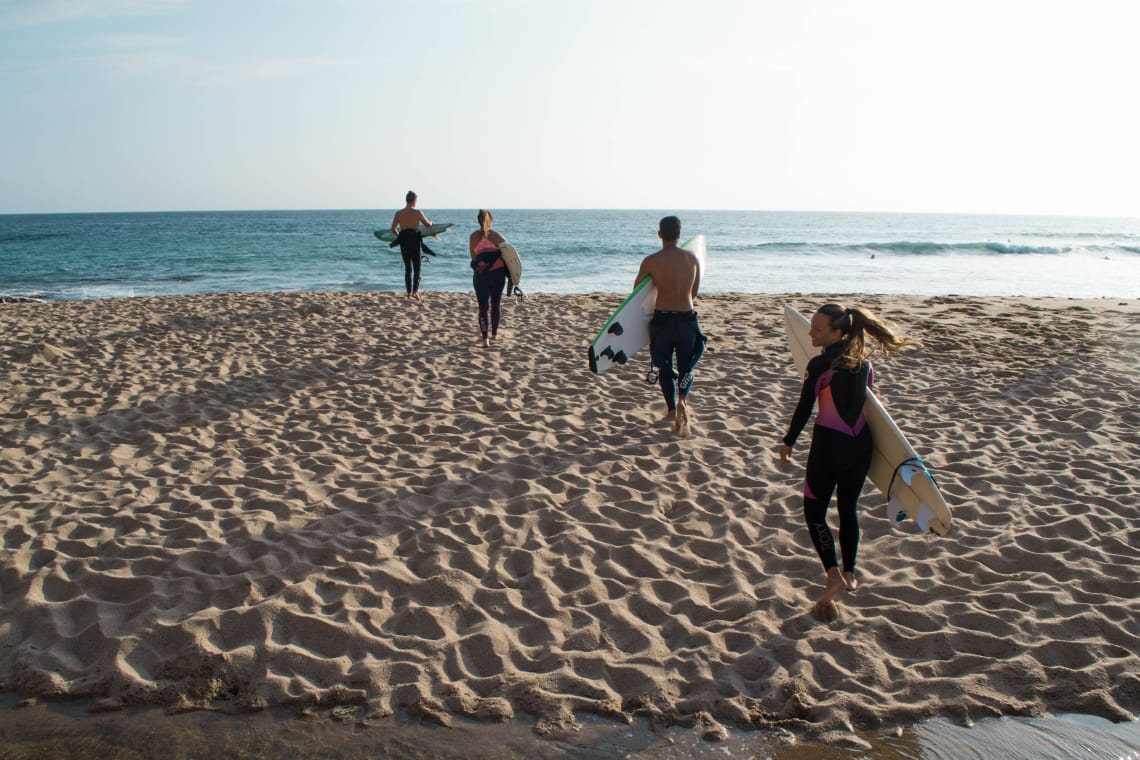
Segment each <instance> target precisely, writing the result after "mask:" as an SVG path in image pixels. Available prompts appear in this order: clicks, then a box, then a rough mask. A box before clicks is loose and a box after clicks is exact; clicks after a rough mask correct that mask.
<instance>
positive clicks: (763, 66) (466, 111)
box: [0, 0, 1140, 216]
mask: <svg viewBox="0 0 1140 760" xmlns="http://www.w3.org/2000/svg"><path fill="white" fill-rule="evenodd" d="M1137 30H1140V3H1138V2H1135V1H1134V0H1115V1H1109V0H1081V2H1075V1H1072V2H1070V1H1064V2H1062V1H1061V0H1057V1H1056V2H1054V0H955V1H954V2H949V1H936V0H929V1H928V0H739V1H732V0H700V2H695V1H694V0H400V1H398V2H395V1H393V2H389V1H388V0H0V114H2V116H0V212H26V211H28V212H36V211H131V210H190V209H279V208H288V209H297V208H385V209H386V208H394V207H397V206H399V205H401V203H402V199H403V195H404V192H405V191H406V190H408V189H415V190H416V191H417V192H418V193H419V194H420V199H421V204H420V205H421V206H422V207H423V208H425V209H431V208H472V207H487V208H652V209H808V210H856V211H935V212H938V211H945V212H994V213H1035V214H1077V215H1084V214H1091V215H1123V216H1140V189H1138V182H1137V180H1138V178H1140V138H1138V137H1137V135H1138V134H1140V98H1137V96H1136V93H1137V87H1138V82H1140V76H1138V75H1140V58H1138V57H1137V53H1136V34H1137Z"/></svg>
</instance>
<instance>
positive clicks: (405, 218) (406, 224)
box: [392, 206, 431, 234]
mask: <svg viewBox="0 0 1140 760" xmlns="http://www.w3.org/2000/svg"><path fill="white" fill-rule="evenodd" d="M421 224H423V225H425V226H428V227H430V226H431V220H430V219H428V218H427V217H426V216H424V212H422V211H420V210H419V209H417V208H414V207H412V206H407V207H406V208H404V209H403V210H401V211H397V212H396V216H394V217H393V218H392V232H393V234H394V233H396V232H399V231H400V230H414V229H416V227H418V226H420V225H421ZM397 227H398V228H399V229H397Z"/></svg>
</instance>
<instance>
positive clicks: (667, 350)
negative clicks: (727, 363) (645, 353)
mask: <svg viewBox="0 0 1140 760" xmlns="http://www.w3.org/2000/svg"><path fill="white" fill-rule="evenodd" d="M707 341H708V339H707V338H706V337H705V336H704V334H702V333H701V323H700V320H698V319H697V312H695V311H655V312H653V319H652V320H650V322H649V356H650V360H651V361H652V362H653V366H654V367H656V368H657V371H658V373H659V374H658V381H659V382H660V383H661V395H662V396H664V397H665V406H666V408H667V409H669V410H670V411H672V410H674V409H676V408H677V398H676V396H677V393H678V392H680V394H681V398H685V397H686V396H688V395H689V389H690V388H692V386H693V371H694V370H695V369H696V367H697V363H698V362H700V360H701V355H702V354H704V352H705V343H706V342H707ZM674 354H676V355H677V368H676V369H675V370H674V368H673V355H674Z"/></svg>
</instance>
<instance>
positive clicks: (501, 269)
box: [471, 249, 507, 338]
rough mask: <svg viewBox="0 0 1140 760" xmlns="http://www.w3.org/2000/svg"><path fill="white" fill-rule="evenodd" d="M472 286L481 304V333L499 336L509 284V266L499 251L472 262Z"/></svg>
mask: <svg viewBox="0 0 1140 760" xmlns="http://www.w3.org/2000/svg"><path fill="white" fill-rule="evenodd" d="M471 269H473V270H474V273H473V274H472V275H471V285H472V287H474V288H475V299H476V300H477V301H478V302H479V332H481V333H483V337H484V338H486V337H487V332H488V330H490V333H491V336H492V337H494V336H496V335H498V334H499V322H500V321H501V320H502V317H503V288H504V287H505V286H506V284H507V265H506V264H505V263H504V262H503V254H502V253H501V252H500V251H499V250H498V249H493V250H487V251H483V252H482V253H479V254H478V255H476V256H475V258H474V259H472V260H471Z"/></svg>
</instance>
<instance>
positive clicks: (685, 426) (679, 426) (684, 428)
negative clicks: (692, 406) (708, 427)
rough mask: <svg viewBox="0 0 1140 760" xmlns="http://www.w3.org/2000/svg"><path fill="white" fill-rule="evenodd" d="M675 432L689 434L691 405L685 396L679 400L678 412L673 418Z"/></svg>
mask: <svg viewBox="0 0 1140 760" xmlns="http://www.w3.org/2000/svg"><path fill="white" fill-rule="evenodd" d="M673 432H674V433H676V434H677V435H688V434H689V405H688V402H687V401H685V399H683V398H682V399H678V400H677V414H676V415H675V416H674V418H673Z"/></svg>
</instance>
